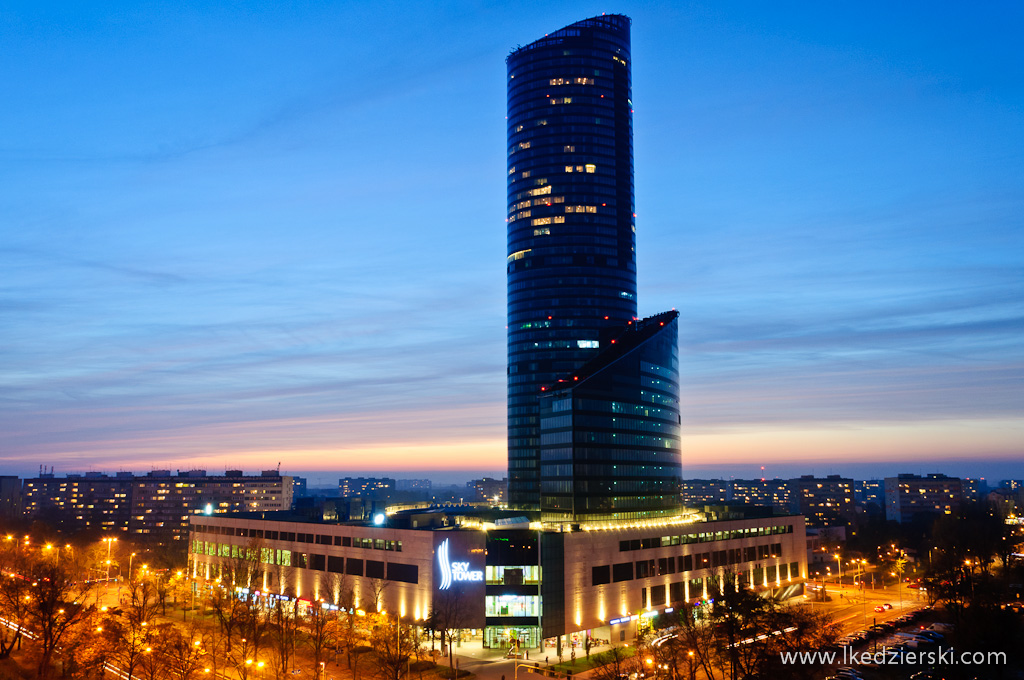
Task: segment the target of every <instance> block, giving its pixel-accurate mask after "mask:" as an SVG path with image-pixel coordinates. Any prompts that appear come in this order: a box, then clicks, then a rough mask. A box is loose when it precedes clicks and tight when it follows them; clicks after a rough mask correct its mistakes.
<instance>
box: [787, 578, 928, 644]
mask: <svg viewBox="0 0 1024 680" xmlns="http://www.w3.org/2000/svg"><path fill="white" fill-rule="evenodd" d="M808 585H810V584H808ZM825 592H826V594H827V595H828V596H829V597H830V598H831V601H829V602H817V601H813V599H812V597H808V599H807V602H808V603H810V604H811V606H812V607H815V608H817V607H824V608H825V610H826V611H827V612H828V613H829V614H831V615H832V616H833V617H834V619H835V620H836V621H837V622H838V623H839V624H840V625H841V626H842V632H843V634H846V633H852V632H854V631H858V630H864V629H865V628H868V627H869V626H871V625H872V624H874V623H882V622H883V621H889V620H892V619H895V618H896V617H897V616H899V615H900V614H902V613H903V612H907V611H910V610H912V609H917V608H919V607H921V606H922V605H924V604H927V603H928V602H927V599H926V596H925V594H924V593H922V592H921V591H920V590H915V589H913V588H907V587H906V586H905V585H904V586H903V587H902V588H900V589H899V590H898V589H897V587H896V586H888V587H885V588H881V587H880V588H875V589H874V590H872V589H871V588H870V587H868V588H866V589H861V588H860V587H859V586H852V585H842V586H840V585H837V584H835V583H827V584H826V585H825ZM901 593H902V608H901V606H900V599H901V598H900V596H901ZM808 594H809V595H812V596H813V593H810V592H809V593H808ZM840 595H841V596H842V597H840ZM886 603H888V604H891V605H892V609H890V610H888V611H885V612H876V611H875V606H876V605H880V604H886Z"/></svg>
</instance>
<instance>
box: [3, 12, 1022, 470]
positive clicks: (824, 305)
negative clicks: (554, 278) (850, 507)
mask: <svg viewBox="0 0 1024 680" xmlns="http://www.w3.org/2000/svg"><path fill="white" fill-rule="evenodd" d="M889 5H890V3H849V4H846V5H837V4H835V3H806V4H798V3H770V4H769V3H729V4H724V3H668V2H666V3H647V2H645V3H628V2H627V3H622V4H620V5H616V6H604V5H600V6H599V5H595V4H593V3H557V2H555V3H551V2H548V3H501V4H498V3H493V4H491V3H471V2H451V3H439V4H435V3H419V4H417V3H402V2H383V3H382V2H366V3H290V4H275V3H231V4H225V3H220V4H217V5H207V4H204V3H174V4H173V5H171V4H167V3H126V4H123V5H117V4H114V3H100V4H97V5H96V6H91V7H90V6H82V5H80V4H78V3H75V4H67V5H64V4H60V3H47V4H39V3H24V4H11V3H0V44H2V45H4V49H3V50H2V51H0V74H2V82H4V84H5V105H4V106H2V107H0V271H2V272H3V274H4V275H3V277H2V279H0V400H2V401H0V461H2V466H3V468H4V469H5V470H7V471H9V472H11V473H15V474H19V473H28V472H34V471H36V470H37V469H38V465H40V464H44V463H45V464H52V465H55V466H56V467H57V471H58V472H62V471H81V470H87V469H101V470H113V469H122V468H123V469H134V470H146V469H149V468H151V467H172V468H175V467H181V468H184V467H193V466H198V467H206V468H209V469H211V470H217V469H223V468H224V467H225V466H227V467H244V468H247V469H256V468H259V467H267V466H271V467H272V466H274V465H276V463H277V462H279V461H280V462H282V469H286V470H291V471H315V470H351V471H355V470H396V471H401V470H403V469H407V468H413V469H417V470H423V469H462V468H471V469H474V470H492V471H495V472H500V471H501V470H502V469H503V467H504V427H505V425H504V418H505V416H504V391H505V390H504V375H505V351H504V335H505V328H504V304H505V300H504V283H505V281H504V272H505V269H504V260H505V247H504V243H505V235H504V232H505V222H504V217H505V183H504V182H505V168H506V165H505V163H506V159H505V155H504V152H505V127H504V108H505V67H504V57H505V56H506V55H507V54H508V52H509V51H510V49H512V48H514V47H515V46H517V45H522V44H526V43H528V42H531V41H532V40H535V39H537V38H538V37H540V36H542V35H543V34H544V33H545V32H550V31H553V30H556V29H558V28H560V27H562V26H564V25H566V24H568V23H572V22H573V21H576V20H579V19H581V18H584V17H587V16H592V15H594V14H600V13H601V12H604V11H607V12H621V13H626V14H629V15H630V16H632V18H633V88H634V89H633V100H634V103H635V111H636V112H635V118H634V130H635V163H636V202H637V212H638V217H637V243H638V245H637V248H638V259H639V262H638V266H639V286H640V289H639V306H640V311H641V313H643V314H645V315H647V314H651V313H656V312H658V311H661V310H664V309H668V308H672V307H675V308H677V309H679V310H680V312H681V320H682V324H681V337H680V345H681V347H680V348H681V357H682V360H683V366H682V378H683V383H684V414H685V415H684V425H685V430H686V432H687V435H686V437H685V439H684V443H683V456H684V466H688V467H690V468H691V469H693V470H697V469H698V468H699V469H700V470H701V471H702V472H703V471H706V470H707V468H706V466H707V465H708V464H709V462H712V463H717V462H720V463H721V464H722V465H736V466H740V469H742V466H743V465H747V464H750V465H753V463H755V462H756V463H757V464H758V465H760V464H762V463H763V461H765V460H767V461H771V462H772V463H773V464H774V463H778V464H793V465H797V466H799V465H800V464H803V463H807V464H818V465H821V464H822V461H823V460H827V461H836V464H837V465H841V464H842V462H843V461H847V462H851V463H852V462H859V463H866V462H867V463H869V462H871V461H906V462H907V467H908V470H911V471H918V470H919V469H920V468H922V466H923V467H924V468H926V469H928V470H929V471H930V470H931V469H937V468H938V467H941V466H942V465H943V464H945V463H944V462H943V461H946V463H948V464H949V465H953V467H952V468H951V469H952V471H953V472H957V470H958V468H957V467H956V465H959V463H956V461H963V460H965V459H967V460H973V461H975V463H977V461H982V460H984V461H996V462H998V461H1002V463H1001V465H1003V468H1005V467H1006V465H1010V466H1011V467H1012V466H1013V465H1015V464H1017V465H1019V464H1018V463H1016V461H1020V460H1021V459H1022V458H1024V452H1022V442H1024V423H1022V419H1021V416H1022V412H1024V343H1022V341H1021V338H1022V337H1024V335H1022V331H1024V229H1022V227H1024V189H1022V187H1024V126H1022V125H1021V120H1022V114H1024V77H1022V76H1024V68H1022V67H1024V57H1022V55H1021V53H1020V50H1019V45H1018V42H1019V36H1020V35H1021V34H1024V10H1022V9H1021V7H1020V5H1018V4H1015V3H990V4H986V5H985V6H983V7H968V6H966V5H963V4H960V3H938V4H935V3H916V4H915V3H910V4H900V6H898V7H891V6H889ZM996 462H994V463H992V465H993V466H995V465H996V464H997V463H996ZM954 463H955V465H954ZM701 466H705V467H701ZM1019 467H1022V468H1024V466H1019ZM1003 468H1000V469H1003ZM752 469H753V468H752ZM992 469H995V468H994V467H993V468H992ZM837 471H838V470H837ZM751 474H753V473H751ZM972 474H984V470H981V471H977V472H972ZM1022 474H1024V472H1022Z"/></svg>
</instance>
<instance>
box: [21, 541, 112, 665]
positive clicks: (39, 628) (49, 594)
mask: <svg viewBox="0 0 1024 680" xmlns="http://www.w3.org/2000/svg"><path fill="white" fill-rule="evenodd" d="M26 566H27V567H28V570H27V571H28V573H27V574H26V576H27V577H28V578H29V579H31V581H30V582H31V584H32V585H31V594H29V595H27V596H26V597H28V598H29V599H28V600H27V602H28V603H29V608H28V611H27V616H26V617H25V622H26V624H27V627H28V628H29V629H31V630H32V631H34V632H35V634H36V635H37V636H38V637H37V642H38V651H39V659H38V665H37V668H36V671H37V675H38V677H39V678H41V679H42V680H46V679H47V678H49V677H50V676H51V673H52V672H53V662H54V659H55V657H57V656H59V655H60V653H59V650H60V649H61V647H62V646H63V644H64V642H65V641H66V640H68V639H70V638H72V637H73V634H74V632H75V630H76V628H78V627H79V626H82V625H88V624H89V623H90V620H91V618H92V616H93V613H94V612H95V609H96V608H95V606H92V605H86V604H85V600H86V595H88V593H89V591H90V589H91V587H90V585H89V584H87V583H85V582H84V581H75V580H73V579H72V578H71V574H70V573H69V571H70V567H69V565H68V564H67V562H66V561H65V562H61V561H60V560H57V559H40V560H34V561H33V562H32V563H31V564H29V565H26Z"/></svg>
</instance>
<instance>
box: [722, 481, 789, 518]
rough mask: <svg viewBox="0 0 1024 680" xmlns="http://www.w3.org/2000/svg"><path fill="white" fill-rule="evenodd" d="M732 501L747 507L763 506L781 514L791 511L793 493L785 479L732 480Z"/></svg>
mask: <svg viewBox="0 0 1024 680" xmlns="http://www.w3.org/2000/svg"><path fill="white" fill-rule="evenodd" d="M732 500H733V501H734V502H738V503H746V504H747V505H763V506H765V507H770V508H775V509H776V510H780V511H782V512H791V511H792V510H793V505H794V504H793V492H792V490H791V489H790V486H789V480H786V479H734V480H733V481H732Z"/></svg>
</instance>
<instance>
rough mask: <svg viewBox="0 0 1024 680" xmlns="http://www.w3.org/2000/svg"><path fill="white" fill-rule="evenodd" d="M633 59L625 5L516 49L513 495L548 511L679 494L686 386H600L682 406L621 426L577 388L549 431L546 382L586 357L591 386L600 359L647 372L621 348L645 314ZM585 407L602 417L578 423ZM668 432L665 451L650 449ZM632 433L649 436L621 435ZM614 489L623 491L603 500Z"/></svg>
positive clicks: (640, 506)
mask: <svg viewBox="0 0 1024 680" xmlns="http://www.w3.org/2000/svg"><path fill="white" fill-rule="evenodd" d="M630 61H631V57H630V20H629V18H628V17H625V16H622V15H604V16H599V17H593V18H591V19H586V20H583V21H579V22H577V23H574V24H572V25H570V26H566V27H565V28H563V29H561V30H559V31H555V32H554V33H551V34H548V35H546V36H545V37H544V38H542V39H540V40H537V41H536V42H533V43H531V44H529V45H526V46H525V47H521V48H519V49H517V50H515V51H514V52H513V53H512V54H511V55H509V57H508V60H507V66H508V79H507V84H508V178H507V182H508V250H507V255H508V263H507V276H508V469H509V503H510V505H511V506H512V507H517V508H521V509H524V510H544V511H545V512H546V513H548V514H549V515H551V516H565V515H566V513H568V514H573V513H575V515H576V516H583V515H586V514H588V513H590V512H591V510H592V509H593V510H595V512H596V513H597V515H599V516H602V517H605V516H616V517H620V518H621V517H624V516H645V515H648V516H649V515H656V514H659V513H660V512H662V511H663V510H664V508H665V507H666V505H667V504H670V503H672V502H674V501H671V500H668V498H667V497H668V496H671V495H672V492H670V491H669V490H668V487H670V486H671V485H672V483H671V482H670V481H669V480H670V479H671V478H673V477H674V478H676V479H678V477H679V461H678V433H677V432H676V431H673V432H667V431H666V430H667V429H674V430H677V429H678V413H677V412H676V411H677V409H678V403H677V401H676V400H675V399H677V397H678V394H675V396H674V397H672V396H667V397H666V398H667V399H668V400H669V401H658V400H653V401H652V399H651V392H649V391H644V392H641V391H640V389H639V387H637V385H630V386H629V387H628V388H625V387H624V388H622V389H621V390H620V391H619V392H618V393H616V394H607V393H606V394H604V395H602V396H601V397H600V399H599V400H600V401H603V402H605V405H609V404H613V403H622V404H625V405H627V408H628V409H629V410H631V411H632V410H634V409H635V408H636V407H647V408H648V409H649V410H652V409H653V410H656V409H661V410H662V411H673V412H676V413H674V419H673V414H672V413H667V412H666V413H660V415H664V416H665V417H664V418H662V417H660V415H659V416H658V417H654V416H652V417H648V416H643V415H641V416H636V415H635V414H633V415H634V417H633V418H632V419H631V420H632V421H633V422H632V424H633V425H637V426H638V427H639V429H634V430H632V431H627V430H622V431H621V432H617V433H616V432H613V431H612V430H610V429H609V428H608V425H609V424H610V419H603V420H602V418H601V415H600V414H598V413H595V412H594V409H590V408H588V407H583V406H580V404H579V403H577V402H579V401H593V399H592V398H591V397H579V398H576V397H572V398H569V397H567V396H566V395H565V394H563V398H562V399H561V400H560V403H561V404H563V405H564V404H565V399H567V398H569V399H570V400H569V402H568V403H569V405H570V406H571V407H572V410H573V412H574V413H573V414H569V413H562V414H561V415H562V416H569V417H571V418H574V422H573V431H572V432H568V433H567V431H566V430H565V429H564V428H557V429H555V430H550V431H547V432H545V431H544V427H543V423H542V414H541V403H540V401H541V397H542V396H543V392H544V391H545V390H556V389H561V390H579V391H580V392H582V391H585V388H583V386H582V385H581V386H578V387H577V386H570V385H567V384H566V382H567V381H573V379H574V378H576V379H579V380H581V381H582V380H583V376H580V375H579V372H580V371H581V369H583V368H584V366H587V367H588V375H589V376H590V377H592V378H593V381H592V384H591V387H595V385H594V382H596V381H597V380H599V379H600V378H599V377H598V376H597V374H598V373H600V372H601V370H603V372H604V374H605V375H607V374H608V373H609V372H611V371H618V372H619V373H620V375H622V376H626V374H627V373H631V372H632V373H635V374H636V379H635V380H632V381H631V382H633V383H642V382H643V381H644V379H645V378H646V377H647V376H643V377H642V376H640V375H639V374H640V372H641V370H642V368H641V367H640V366H635V367H634V366H627V364H628V363H629V362H630V361H631V360H632V359H631V358H628V357H626V358H623V353H622V352H618V353H611V352H612V350H614V349H615V348H614V346H613V344H614V343H615V342H616V339H618V338H623V340H626V339H628V338H629V336H630V334H631V333H633V334H634V337H635V330H636V329H635V327H632V328H631V325H632V324H634V323H635V322H636V321H637V316H636V315H637V301H636V293H637V290H636V249H635V242H636V240H635V232H636V229H635V214H634V203H633V131H632V126H633V122H632V121H633V111H632V106H633V104H632V101H631V96H632V95H631V84H630V78H631V76H630ZM668 326H670V327H667V328H663V329H661V331H660V333H659V335H660V337H659V339H656V340H651V341H650V342H649V343H648V346H649V347H650V346H653V345H659V346H663V345H667V344H668V343H674V342H675V340H676V333H677V331H676V325H675V322H674V317H673V321H672V323H671V324H668ZM648 353H650V352H649V351H648ZM657 359H658V360H659V361H657V362H652V361H648V364H654V365H655V366H656V367H657V368H655V369H651V370H653V371H655V372H659V373H660V372H662V371H663V372H664V374H663V375H659V376H657V377H656V378H654V379H658V378H661V379H665V380H668V381H669V382H671V383H673V386H674V387H672V388H668V387H670V386H666V388H667V389H665V390H663V391H662V392H660V393H659V394H661V393H663V394H665V395H671V394H672V393H673V390H676V391H677V390H678V384H677V383H678V377H677V376H678V368H677V366H675V365H673V361H674V360H675V350H674V349H672V350H671V352H670V351H668V350H667V349H665V351H662V352H661V353H660V355H659V356H658V357H657ZM595 362H596V363H595ZM599 369H601V370H599ZM590 405H591V406H593V404H590ZM597 410H598V411H601V412H602V413H603V407H600V406H599V407H598V409H597ZM576 416H578V417H579V418H589V419H591V420H592V421H595V419H597V420H601V422H596V421H595V423H596V424H594V425H593V427H591V426H590V425H584V426H583V427H577V422H576V420H575V418H576ZM557 417H558V416H556V418H557ZM627 417H628V414H623V417H622V420H625V419H626V418H627ZM563 420H564V418H563ZM641 421H642V422H641ZM673 421H674V422H673ZM567 434H568V436H569V437H570V441H568V442H566V441H563V440H564V439H565V437H566V436H567ZM613 437H614V438H615V441H612V438H613ZM658 437H661V438H662V439H663V440H664V441H662V442H661V443H659V444H657V445H656V446H659V447H660V449H661V450H659V451H657V453H658V454H664V455H655V456H651V455H648V454H650V453H652V451H651V450H650V449H649V447H648V444H650V443H651V442H653V440H654V439H655V438H658ZM630 438H632V439H633V440H634V441H637V442H641V443H639V444H638V445H637V446H633V447H631V446H630V445H625V444H623V442H624V441H626V440H627V439H630ZM596 440H605V441H602V442H598V441H596ZM648 440H650V441H648ZM552 441H558V442H559V444H558V445H557V446H549V445H548V444H549V443H551V442H552ZM665 441H671V443H669V445H668V446H667V447H665V446H664V443H665ZM599 449H600V450H599ZM670 451H671V452H674V458H675V461H674V462H672V461H670V460H669V459H670V458H672V457H673V456H672V455H671V454H670V453H669V452H670ZM645 463H647V464H649V467H647V468H646V469H641V468H642V467H643V465H644V464H645ZM617 464H621V465H622V469H623V471H624V477H623V479H622V480H621V484H622V487H621V488H620V489H610V488H606V487H607V485H604V484H602V483H601V482H600V479H601V478H602V477H604V476H606V475H607V471H608V470H609V469H612V468H614V466H616V465H617ZM552 475H553V476H552ZM542 479H544V480H545V481H544V482H543V483H542V481H541V480H542ZM627 488H628V489H629V490H628V491H627V490H626V489H627ZM607 494H610V496H608V498H617V499H621V500H619V501H612V500H607V499H606V500H604V501H602V502H600V503H599V502H598V499H599V497H601V496H603V495H607ZM641 499H646V500H647V501H648V502H647V505H646V507H645V503H644V502H641ZM609 504H611V506H609ZM620 506H621V507H620ZM573 508H575V510H574V509H573Z"/></svg>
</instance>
